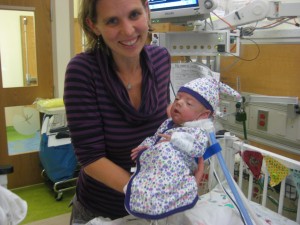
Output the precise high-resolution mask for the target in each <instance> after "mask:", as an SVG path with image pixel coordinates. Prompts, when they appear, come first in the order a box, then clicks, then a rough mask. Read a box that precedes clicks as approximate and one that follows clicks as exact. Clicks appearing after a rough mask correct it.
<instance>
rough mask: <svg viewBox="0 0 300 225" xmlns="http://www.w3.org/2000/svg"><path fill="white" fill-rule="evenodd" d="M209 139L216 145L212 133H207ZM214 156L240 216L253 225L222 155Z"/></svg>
mask: <svg viewBox="0 0 300 225" xmlns="http://www.w3.org/2000/svg"><path fill="white" fill-rule="evenodd" d="M209 138H210V141H211V144H216V143H217V139H216V136H215V134H214V132H210V133H209ZM216 155H217V157H218V161H219V163H220V166H221V168H222V170H223V173H224V175H225V178H226V180H227V183H228V185H229V187H230V189H231V191H232V193H233V195H234V197H235V200H236V202H237V205H238V206H239V208H240V210H241V213H242V216H243V217H244V219H245V221H246V223H247V224H249V225H253V223H252V220H251V218H250V216H249V214H248V212H247V210H246V208H245V206H244V204H243V201H242V199H241V197H240V195H239V193H238V191H237V189H236V187H235V185H234V183H233V180H232V177H231V175H230V173H229V171H228V169H227V167H226V164H225V161H224V158H223V155H222V153H221V152H217V153H216Z"/></svg>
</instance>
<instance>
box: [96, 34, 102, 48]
mask: <svg viewBox="0 0 300 225" xmlns="http://www.w3.org/2000/svg"><path fill="white" fill-rule="evenodd" d="M100 38H101V36H100V35H99V36H98V37H97V48H98V49H99V48H100V47H101V40H100Z"/></svg>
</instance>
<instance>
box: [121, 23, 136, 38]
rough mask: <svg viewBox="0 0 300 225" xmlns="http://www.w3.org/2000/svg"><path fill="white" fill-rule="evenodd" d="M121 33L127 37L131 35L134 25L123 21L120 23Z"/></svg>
mask: <svg viewBox="0 0 300 225" xmlns="http://www.w3.org/2000/svg"><path fill="white" fill-rule="evenodd" d="M122 32H123V33H124V34H126V35H128V36H130V35H132V34H133V32H134V25H133V23H132V22H131V21H124V22H123V23H122Z"/></svg>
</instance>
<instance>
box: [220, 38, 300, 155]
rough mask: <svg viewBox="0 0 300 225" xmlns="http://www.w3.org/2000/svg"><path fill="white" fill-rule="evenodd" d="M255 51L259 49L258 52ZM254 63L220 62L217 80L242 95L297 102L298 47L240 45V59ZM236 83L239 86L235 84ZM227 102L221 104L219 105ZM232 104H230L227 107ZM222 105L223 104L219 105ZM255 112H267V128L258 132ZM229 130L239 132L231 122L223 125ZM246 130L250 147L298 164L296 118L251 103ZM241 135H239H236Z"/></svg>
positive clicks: (299, 125)
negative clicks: (290, 158) (294, 99)
mask: <svg viewBox="0 0 300 225" xmlns="http://www.w3.org/2000/svg"><path fill="white" fill-rule="evenodd" d="M258 48H259V49H258ZM258 51H259V55H258V57H257V58H256V59H255V60H252V61H246V60H238V61H237V60H236V58H235V57H222V58H221V65H220V69H221V71H220V72H221V79H222V81H223V82H225V83H227V84H229V85H230V86H232V87H233V88H236V87H237V86H239V87H240V91H241V92H244V93H253V94H260V95H268V96H288V97H299V98H300V63H299V58H298V57H299V53H300V44H299V43H293V42H292V43H288V42H285V43H272V40H270V43H258V45H256V44H253V43H251V44H249V43H243V44H242V45H241V54H240V57H241V58H243V59H252V58H255V56H256V55H257V54H258ZM237 82H239V85H238V84H237ZM224 102H229V103H230V101H226V99H225V100H223V101H221V103H224ZM232 104H234V103H232V102H231V103H230V104H229V105H231V106H230V107H234V106H232ZM223 105H224V104H223ZM259 112H267V113H268V118H267V120H268V121H266V122H267V127H266V129H265V130H263V129H259V124H258V123H259V120H260V117H259V116H260V115H259ZM223 122H224V123H225V124H226V125H227V127H230V128H231V129H237V130H241V129H240V127H241V125H240V124H238V123H237V122H236V121H235V118H226V120H224V121H223ZM246 124H247V130H248V132H249V134H250V135H249V136H250V137H251V138H250V139H252V141H251V142H252V144H253V145H255V146H257V147H261V148H264V149H266V150H270V151H272V152H276V153H279V154H282V155H285V156H288V157H292V158H294V159H296V160H300V114H296V113H294V114H293V113H292V115H291V112H289V109H288V108H287V106H285V105H281V104H268V102H266V103H257V104H255V103H253V104H249V105H248V107H247V123H246ZM240 133H241V132H240Z"/></svg>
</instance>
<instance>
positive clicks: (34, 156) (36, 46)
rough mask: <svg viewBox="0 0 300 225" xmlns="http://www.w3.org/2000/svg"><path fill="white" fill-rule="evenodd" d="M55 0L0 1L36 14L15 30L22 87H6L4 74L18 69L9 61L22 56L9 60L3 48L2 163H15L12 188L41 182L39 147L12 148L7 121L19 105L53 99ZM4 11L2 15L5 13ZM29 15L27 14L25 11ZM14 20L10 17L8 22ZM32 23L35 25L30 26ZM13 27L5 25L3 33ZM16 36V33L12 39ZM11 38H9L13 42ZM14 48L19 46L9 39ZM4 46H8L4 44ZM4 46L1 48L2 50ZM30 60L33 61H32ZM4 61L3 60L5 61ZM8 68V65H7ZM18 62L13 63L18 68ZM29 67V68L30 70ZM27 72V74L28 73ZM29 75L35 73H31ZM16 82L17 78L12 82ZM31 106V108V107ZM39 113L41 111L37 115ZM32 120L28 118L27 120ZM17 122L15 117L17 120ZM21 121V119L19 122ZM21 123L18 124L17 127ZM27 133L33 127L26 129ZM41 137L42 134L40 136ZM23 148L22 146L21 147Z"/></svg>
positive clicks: (0, 82) (0, 68)
mask: <svg viewBox="0 0 300 225" xmlns="http://www.w3.org/2000/svg"><path fill="white" fill-rule="evenodd" d="M50 5H51V3H50V0H26V1H23V0H0V9H3V8H4V9H6V10H11V11H13V10H19V9H20V10H21V11H31V12H33V16H31V15H30V16H28V17H26V18H25V19H24V17H20V24H21V25H20V27H18V26H17V27H14V28H12V29H13V30H15V31H17V30H20V32H22V34H23V35H21V36H22V37H21V38H22V40H21V43H20V45H21V46H22V47H21V49H22V50H21V51H22V53H21V55H22V56H20V58H21V59H22V64H21V68H22V73H21V74H20V77H22V79H25V81H26V82H21V83H22V84H21V85H20V86H18V85H16V86H12V87H10V86H8V87H6V85H5V84H6V83H5V82H6V81H5V79H4V76H7V77H9V78H12V77H13V76H15V75H16V74H18V72H15V73H12V72H11V73H10V72H7V71H8V70H7V69H6V66H4V64H5V63H7V62H9V63H17V59H18V56H15V57H13V58H11V59H9V60H8V61H6V58H5V57H6V54H7V52H6V51H0V56H1V57H0V59H1V60H0V73H1V74H0V75H1V79H0V96H1V97H0V99H1V102H0V133H1V134H0V166H1V165H12V166H13V167H14V172H13V173H11V174H8V188H16V187H22V186H28V185H32V184H37V183H41V182H42V181H43V179H42V177H41V171H42V168H41V165H40V160H39V151H38V150H39V148H38V146H34V147H33V149H32V151H28V152H22V151H21V153H17V154H14V153H13V154H12V153H11V152H10V151H9V147H8V142H9V141H8V136H9V135H8V133H9V132H8V126H7V121H8V117H10V116H11V115H10V113H9V112H10V110H11V109H14V108H15V107H16V108H18V107H20V108H22V107H24V106H26V107H27V109H28V108H29V109H31V107H32V105H33V103H34V101H35V100H36V99H37V98H43V99H47V98H53V93H54V90H53V66H52V64H53V62H52V37H51V36H52V35H51V11H50V9H51V7H50ZM1 12H2V16H3V15H4V13H5V12H3V11H0V13H1ZM25 14H26V13H25ZM32 21H33V22H32ZM8 22H11V21H10V19H9V17H7V23H8ZM30 24H31V26H30ZM8 30H10V28H8V29H7V30H3V29H2V28H1V35H2V34H5V32H6V31H7V32H8ZM15 36H19V35H12V36H11V37H10V40H12V39H13V38H14V37H15ZM10 40H9V41H10ZM8 45H12V46H9V47H10V49H13V48H14V47H15V45H14V44H11V43H10V42H8ZM2 47H4V45H3V44H2ZM1 49H3V48H1V47H0V50H1ZM28 59H30V60H28ZM1 62H2V63H1ZM32 65H34V68H31V67H32ZM3 67H5V68H3ZM15 67H17V66H15V65H13V66H12V68H13V69H14V68H15ZM28 68H29V69H28ZM24 74H25V75H24ZM29 74H31V75H30V76H29ZM12 82H14V80H13V81H12ZM28 106H29V107H28ZM37 115H38V116H39V114H37ZM26 116H27V114H26V113H25V116H24V118H25V119H26V121H25V122H26V123H28V124H30V121H29V119H31V117H30V116H27V117H26ZM27 119H28V120H27ZM13 121H15V120H13ZM19 122H20V121H19ZM17 127H18V126H16V129H17ZM23 130H24V131H25V132H27V131H29V130H30V129H29V128H26V127H25V129H23ZM38 138H39V137H38ZM17 148H19V150H22V146H17Z"/></svg>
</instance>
